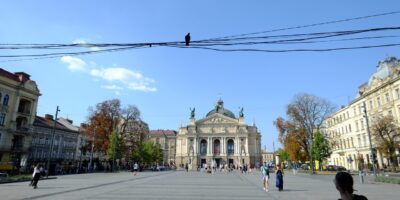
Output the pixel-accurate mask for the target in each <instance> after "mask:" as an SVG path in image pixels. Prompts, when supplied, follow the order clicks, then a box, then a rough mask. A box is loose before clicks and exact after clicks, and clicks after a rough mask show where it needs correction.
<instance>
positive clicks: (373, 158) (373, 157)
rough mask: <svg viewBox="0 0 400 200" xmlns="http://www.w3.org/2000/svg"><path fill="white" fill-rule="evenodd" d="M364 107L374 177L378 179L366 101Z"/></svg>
mask: <svg viewBox="0 0 400 200" xmlns="http://www.w3.org/2000/svg"><path fill="white" fill-rule="evenodd" d="M362 107H363V108H364V117H365V121H366V124H367V133H368V140H369V150H370V153H371V156H370V157H371V159H370V160H372V168H373V170H374V176H375V177H376V169H375V156H374V152H373V150H372V142H371V131H370V130H369V121H368V114H367V106H366V105H365V101H364V102H363V105H362Z"/></svg>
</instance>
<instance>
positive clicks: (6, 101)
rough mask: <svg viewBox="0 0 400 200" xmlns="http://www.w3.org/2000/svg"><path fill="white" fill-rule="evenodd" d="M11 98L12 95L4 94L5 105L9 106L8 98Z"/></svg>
mask: <svg viewBox="0 0 400 200" xmlns="http://www.w3.org/2000/svg"><path fill="white" fill-rule="evenodd" d="M9 98H10V97H9V96H8V94H6V96H4V99H3V105H5V106H8V99H9Z"/></svg>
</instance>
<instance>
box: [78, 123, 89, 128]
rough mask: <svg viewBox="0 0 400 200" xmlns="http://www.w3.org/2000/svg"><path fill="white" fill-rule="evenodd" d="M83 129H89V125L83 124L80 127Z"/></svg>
mask: <svg viewBox="0 0 400 200" xmlns="http://www.w3.org/2000/svg"><path fill="white" fill-rule="evenodd" d="M80 127H81V128H83V129H87V127H88V124H85V123H81V126H80Z"/></svg>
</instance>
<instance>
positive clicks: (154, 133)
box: [149, 130, 176, 137]
mask: <svg viewBox="0 0 400 200" xmlns="http://www.w3.org/2000/svg"><path fill="white" fill-rule="evenodd" d="M164 134H165V135H166V136H167V137H168V136H175V135H176V131H174V130H151V131H150V132H149V135H151V136H164Z"/></svg>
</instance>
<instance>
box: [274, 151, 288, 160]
mask: <svg viewBox="0 0 400 200" xmlns="http://www.w3.org/2000/svg"><path fill="white" fill-rule="evenodd" d="M275 153H276V154H277V155H279V159H280V161H288V160H289V153H288V152H287V151H286V150H283V149H281V148H279V149H278V150H276V152H275Z"/></svg>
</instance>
